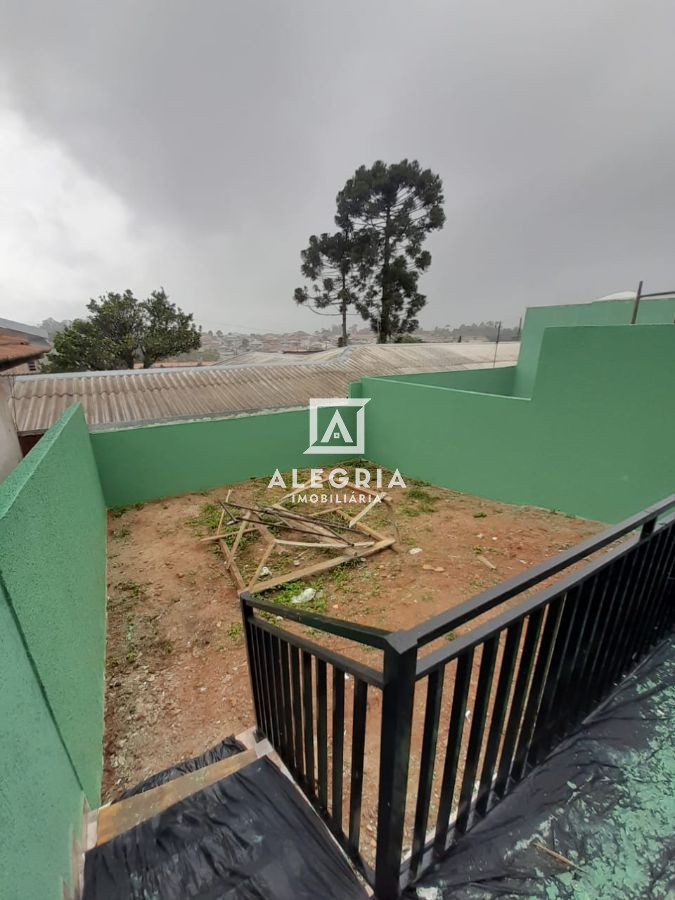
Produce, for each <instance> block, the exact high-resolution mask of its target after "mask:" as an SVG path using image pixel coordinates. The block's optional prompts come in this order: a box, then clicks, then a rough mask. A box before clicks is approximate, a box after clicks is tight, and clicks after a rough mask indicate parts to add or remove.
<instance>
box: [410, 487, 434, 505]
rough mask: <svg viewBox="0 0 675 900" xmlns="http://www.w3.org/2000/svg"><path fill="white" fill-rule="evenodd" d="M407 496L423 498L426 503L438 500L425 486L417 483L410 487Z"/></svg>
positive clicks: (417, 498)
mask: <svg viewBox="0 0 675 900" xmlns="http://www.w3.org/2000/svg"><path fill="white" fill-rule="evenodd" d="M406 497H407V498H408V499H409V500H422V501H424V502H425V503H433V502H435V501H436V497H434V496H433V495H432V494H430V493H429V491H425V490H424V488H421V487H418V486H417V484H415V485H413V486H412V487H410V488H408V493H407V494H406Z"/></svg>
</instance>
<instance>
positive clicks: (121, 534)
mask: <svg viewBox="0 0 675 900" xmlns="http://www.w3.org/2000/svg"><path fill="white" fill-rule="evenodd" d="M130 534H131V531H130V530H129V529H128V528H124V527H123V528H115V529H114V530H113V532H112V536H113V537H114V539H115V540H116V541H123V540H124V539H125V538H128V537H129V535H130Z"/></svg>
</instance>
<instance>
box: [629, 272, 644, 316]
mask: <svg viewBox="0 0 675 900" xmlns="http://www.w3.org/2000/svg"><path fill="white" fill-rule="evenodd" d="M641 297H642V282H640V284H638V289H637V294H636V295H635V303H634V304H633V315H632V316H631V319H630V324H631V325H635V323H636V322H637V317H638V309H639V308H640V298H641Z"/></svg>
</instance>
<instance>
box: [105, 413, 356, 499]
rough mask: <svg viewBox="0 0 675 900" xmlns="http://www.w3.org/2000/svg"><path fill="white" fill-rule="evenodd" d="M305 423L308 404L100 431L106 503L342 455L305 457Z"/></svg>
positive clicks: (326, 462)
mask: <svg viewBox="0 0 675 900" xmlns="http://www.w3.org/2000/svg"><path fill="white" fill-rule="evenodd" d="M308 423H309V418H308V413H307V410H306V409H303V410H292V411H290V412H278V413H265V414H261V415H257V416H240V417H235V418H230V419H210V420H208V421H203V420H202V421H198V422H181V423H178V424H170V425H169V424H166V425H149V426H147V427H144V428H126V429H119V430H116V431H99V432H95V433H93V434H92V435H91V440H92V445H93V448H94V453H95V455H96V463H97V466H98V471H99V475H100V478H101V484H102V486H103V492H104V495H105V500H106V504H107V505H108V506H123V505H124V504H127V503H138V502H140V501H143V500H152V499H155V498H157V497H168V496H172V495H175V494H184V493H186V492H188V491H201V490H208V489H209V488H213V487H217V486H218V485H221V484H227V483H228V482H234V481H243V480H244V479H246V478H256V477H259V476H262V475H270V476H271V475H272V473H273V472H274V470H275V469H280V470H281V471H282V472H283V471H285V470H288V469H293V468H297V469H300V468H305V467H307V466H314V467H315V468H325V467H328V466H330V465H332V464H333V463H334V462H337V461H338V460H339V459H340V458H344V455H343V456H342V457H341V456H339V455H336V456H328V455H316V454H312V455H304V451H305V450H306V449H307V447H308V445H309V424H308ZM352 455H353V454H352Z"/></svg>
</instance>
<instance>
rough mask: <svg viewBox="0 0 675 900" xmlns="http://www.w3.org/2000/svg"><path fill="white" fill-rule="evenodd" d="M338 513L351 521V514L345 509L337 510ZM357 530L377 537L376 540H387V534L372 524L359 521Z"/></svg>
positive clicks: (347, 520)
mask: <svg viewBox="0 0 675 900" xmlns="http://www.w3.org/2000/svg"><path fill="white" fill-rule="evenodd" d="M335 512H336V513H338V515H340V516H342V518H343V519H344V520H345V521H346V522H349V514H348V513H346V512H345V511H344V510H343V509H336V510H335ZM357 531H363V532H364V533H365V534H367V535H369V536H370V537H372V538H375V540H376V541H386V540H387V535H386V534H382V532H380V531H376V530H375V529H374V528H371V527H370V525H366V524H364V523H363V522H359V523H358V525H357Z"/></svg>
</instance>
